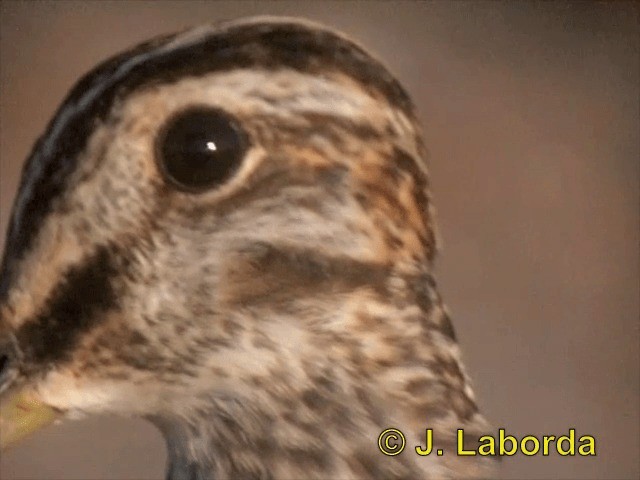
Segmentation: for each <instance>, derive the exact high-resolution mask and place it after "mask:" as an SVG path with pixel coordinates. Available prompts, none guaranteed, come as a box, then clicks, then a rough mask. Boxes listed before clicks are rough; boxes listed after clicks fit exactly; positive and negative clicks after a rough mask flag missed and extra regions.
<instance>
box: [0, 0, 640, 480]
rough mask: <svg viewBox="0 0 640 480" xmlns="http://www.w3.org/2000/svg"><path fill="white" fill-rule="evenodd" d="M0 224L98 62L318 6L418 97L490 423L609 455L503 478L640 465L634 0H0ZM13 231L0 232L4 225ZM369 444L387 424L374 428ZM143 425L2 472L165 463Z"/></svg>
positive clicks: (71, 433) (84, 424)
mask: <svg viewBox="0 0 640 480" xmlns="http://www.w3.org/2000/svg"><path fill="white" fill-rule="evenodd" d="M1 8H2V23H1V27H2V30H1V57H0V67H1V77H0V87H1V90H0V101H1V104H0V122H1V123H0V125H1V136H0V140H1V149H0V159H1V161H0V168H1V170H0V172H1V180H0V188H1V207H2V208H1V210H0V230H2V231H3V232H4V231H5V228H6V224H7V220H8V213H9V209H10V205H11V202H12V198H13V196H14V194H15V189H16V185H17V181H18V176H19V172H20V167H21V164H22V162H23V160H24V159H25V157H26V156H27V154H28V152H29V150H30V148H31V145H32V144H33V143H34V141H35V139H36V138H37V136H38V135H39V134H40V133H41V132H42V131H43V129H44V127H45V125H46V122H47V121H48V120H49V118H50V117H51V116H52V114H53V112H54V110H55V108H56V107H57V105H58V104H59V103H60V102H61V100H62V98H63V96H64V95H65V93H66V92H67V90H68V89H69V88H70V87H71V85H72V84H73V83H74V82H75V81H76V80H77V79H78V77H79V76H80V75H81V74H83V73H85V72H86V71H87V70H89V69H90V68H92V67H93V66H94V65H95V64H96V63H97V62H99V61H100V60H102V59H104V58H105V57H107V56H110V55H112V54H114V53H116V52H117V51H119V50H122V49H125V48H127V47H129V46H131V45H132V44H135V43H137V42H139V41H142V40H145V39H147V38H149V37H152V36H154V35H157V34H159V33H163V32H170V31H174V30H177V29H182V28H183V27H185V26H189V25H194V24H199V23H203V22H213V21H217V20H220V19H228V18H233V17H237V16H243V15H251V14H257V13H269V14H286V15H295V16H304V17H308V18H311V19H315V20H318V21H321V22H323V23H326V24H328V25H331V26H333V27H336V28H338V29H340V30H343V31H345V32H348V33H349V34H351V35H352V36H353V37H355V38H357V39H358V40H360V41H361V42H362V43H364V44H365V45H368V46H369V47H370V48H371V49H372V50H373V51H375V52H377V53H378V54H379V55H380V56H381V57H382V58H383V59H385V60H386V62H387V64H388V65H389V67H390V68H391V70H392V71H394V72H395V73H396V74H397V76H398V77H399V78H400V80H401V81H402V82H403V83H404V84H405V86H406V87H407V88H408V90H409V91H410V93H411V94H412V95H413V98H414V100H415V102H416V104H417V105H418V107H419V110H420V112H421V117H422V120H423V123H424V126H425V130H426V139H427V145H428V146H429V149H430V151H431V161H430V162H431V175H432V181H433V186H434V187H433V188H434V190H435V200H436V206H437V207H438V212H439V220H440V226H441V231H442V234H443V237H444V240H445V249H444V251H443V253H442V255H441V256H440V259H439V261H438V271H439V279H440V283H441V285H442V290H443V292H444V296H445V299H446V300H447V302H448V304H449V306H450V308H451V310H452V312H453V315H454V320H455V324H456V327H457V330H458V335H459V338H460V341H461V343H462V349H463V351H464V353H465V359H466V363H467V366H468V369H469V371H470V373H471V375H472V377H473V379H474V380H475V384H476V391H477V393H478V396H479V400H480V404H481V407H482V408H483V410H484V411H485V412H486V414H487V416H488V417H489V419H490V420H491V421H492V422H493V423H494V425H495V426H496V427H498V426H501V427H505V428H507V429H508V431H509V432H511V433H514V434H519V435H524V434H536V435H542V434H555V435H561V434H565V433H566V432H567V431H568V429H569V428H570V427H575V428H576V429H577V434H578V435H581V434H591V435H594V436H595V437H596V439H597V449H598V450H597V453H598V455H597V457H595V458H584V457H573V458H572V457H560V456H558V455H555V454H552V455H550V456H549V457H542V456H538V457H524V456H516V457H511V458H505V459H504V461H503V462H502V464H503V472H502V474H503V477H504V478H616V479H619V478H638V476H639V475H640V472H639V470H640V468H639V463H638V462H639V460H638V458H639V454H638V452H640V445H639V426H638V422H639V417H638V409H639V407H638V399H639V371H640V365H639V363H640V362H639V356H638V349H639V346H638V345H639V300H638V294H639V292H638V288H639V283H638V266H639V262H638V260H639V259H638V251H639V238H638V237H639V212H638V209H639V202H638V200H639V190H638V183H639V178H640V176H639V154H640V146H639V133H638V132H639V130H640V125H639V78H638V77H639V73H638V72H639V60H638V54H639V42H638V28H639V27H638V25H639V21H638V7H637V4H635V5H634V4H633V3H625V2H614V3H589V2H584V3H521V2H513V3H494V2H471V3H467V2H442V3H440V2H437V3H413V2H410V3H403V2H379V3H378V2H375V3H359V2H349V3H330V2H322V3H320V2H318V3H296V2H277V3H276V2H274V3H271V2H240V3H230V2H224V3H205V2H198V3H190V2H157V3H151V2H149V3H147V2H143V1H136V2H79V3H76V2H62V1H58V2H38V3H35V2H25V3H17V2H10V1H3V2H2V6H1ZM0 242H1V241H0ZM372 441H375V439H372ZM164 459H165V453H164V445H163V442H162V439H161V438H160V435H159V433H158V432H156V431H155V430H154V429H153V427H151V426H150V425H148V424H146V423H145V422H143V421H138V420H126V419H114V418H93V419H87V420H84V421H79V422H68V423H66V424H64V425H62V426H59V427H55V428H50V429H49V430H47V431H44V432H41V433H40V434H38V435H36V436H35V437H33V438H32V439H30V440H29V441H27V442H25V443H24V444H23V445H21V446H19V447H18V448H15V449H14V450H12V451H9V452H8V453H5V454H3V455H2V459H1V461H0V477H2V478H3V479H6V480H9V479H44V478H59V479H63V478H64V479H71V478H74V479H116V478H131V479H134V478H135V479H141V478H161V477H163V474H164Z"/></svg>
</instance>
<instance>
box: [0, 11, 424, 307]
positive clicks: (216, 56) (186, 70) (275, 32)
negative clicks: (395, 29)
mask: <svg viewBox="0 0 640 480" xmlns="http://www.w3.org/2000/svg"><path fill="white" fill-rule="evenodd" d="M242 67H262V68H279V67H288V68H293V69H296V70H299V71H306V72H310V73H316V72H320V71H324V70H326V69H336V70H339V71H342V72H345V73H347V74H348V75H350V76H351V77H352V78H354V79H356V80H357V81H359V82H360V83H361V84H362V85H363V86H364V87H365V88H367V89H369V90H372V91H374V92H377V93H378V94H380V95H382V96H384V97H386V98H387V99H388V100H389V101H390V102H391V103H392V104H393V105H395V106H397V107H399V108H402V109H403V110H405V111H406V112H407V113H408V114H410V115H413V113H412V112H413V109H412V106H411V102H410V100H409V98H408V96H407V94H406V93H405V91H404V90H403V88H402V87H401V86H400V84H399V83H398V82H397V81H396V80H395V79H394V78H393V77H392V76H391V74H390V73H389V72H388V71H387V70H386V69H385V68H384V67H383V66H382V65H381V64H380V63H378V62H377V61H376V60H374V59H373V58H371V57H370V56H369V55H368V54H367V53H366V52H365V51H364V50H362V49H361V48H360V47H358V46H357V45H355V44H354V43H352V42H350V41H349V40H347V39H345V38H342V37H340V36H339V35H337V34H335V33H333V32H331V31H327V30H322V29H317V28H309V26H307V25H305V24H303V23H295V22H291V21H281V22H278V21H268V22H239V23H231V24H227V25H226V26H224V25H223V26H222V27H220V28H211V29H205V30H194V31H190V32H186V33H183V34H179V35H170V36H165V37H161V38H157V39H154V40H152V41H150V42H146V43H144V44H141V45H139V46H137V47H135V48H133V49H132V50H129V51H127V52H125V53H122V54H120V55H117V56H115V57H113V58H111V59H110V60H107V61H106V62H104V63H102V64H101V65H99V66H98V67H97V68H95V69H94V70H93V71H91V72H90V73H88V74H87V75H86V76H85V77H83V78H82V79H81V80H80V81H79V82H78V83H77V84H76V86H75V87H74V88H73V89H72V90H71V92H70V93H69V95H68V96H67V98H66V100H65V101H64V103H63V104H62V106H61V107H60V108H59V110H58V112H57V113H56V115H55V116H54V118H53V119H52V120H51V122H50V124H49V126H48V128H47V132H46V133H45V135H44V136H43V137H42V138H40V139H39V140H38V142H37V143H36V145H35V146H34V149H33V151H32V153H31V155H30V157H29V159H28V161H27V163H26V165H25V168H24V171H23V174H22V179H21V185H20V190H19V194H18V197H17V198H16V201H15V204H14V211H13V215H12V219H11V222H10V225H9V231H8V235H7V243H6V249H5V256H4V261H3V270H2V272H1V275H0V298H2V297H3V296H4V295H5V294H6V291H7V289H8V283H9V277H11V276H12V275H11V273H12V270H13V268H14V267H13V266H12V264H13V263H14V262H16V261H17V260H18V259H19V258H21V257H22V255H23V254H24V252H25V251H26V250H27V249H28V248H29V247H30V245H31V243H32V242H33V238H34V236H35V233H36V231H37V228H38V225H40V224H41V222H42V220H43V218H44V217H45V216H46V215H47V213H48V212H49V211H50V210H51V208H52V203H53V201H54V200H55V199H56V198H57V197H59V196H60V195H61V193H62V192H63V191H64V189H65V185H66V181H67V179H68V178H69V176H70V174H71V173H72V172H73V171H74V170H75V168H76V165H77V162H78V160H79V155H80V153H81V152H82V150H83V149H84V148H85V146H86V142H87V141H88V139H89V137H90V135H91V133H92V131H93V129H94V128H95V126H96V124H97V123H98V122H99V121H100V120H103V119H104V118H105V117H106V116H107V114H108V112H109V111H110V109H111V107H112V106H113V104H114V102H115V101H116V100H117V99H119V98H122V97H124V96H126V95H127V94H129V93H130V92H131V91H133V90H135V89H137V88H140V87H142V86H145V85H149V84H154V83H166V82H171V81H175V80H177V79H179V78H181V77H184V76H188V75H202V74H204V73H207V72H213V71H219V70H229V69H233V68H242Z"/></svg>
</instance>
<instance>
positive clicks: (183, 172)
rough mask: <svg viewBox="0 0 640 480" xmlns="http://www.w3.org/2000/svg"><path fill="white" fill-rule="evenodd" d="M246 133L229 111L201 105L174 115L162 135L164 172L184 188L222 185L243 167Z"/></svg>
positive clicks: (159, 154)
mask: <svg viewBox="0 0 640 480" xmlns="http://www.w3.org/2000/svg"><path fill="white" fill-rule="evenodd" d="M246 143H247V142H246V139H245V135H244V133H243V132H242V130H241V129H240V127H239V126H238V124H237V122H236V121H235V119H234V118H233V117H231V116H230V115H228V114H227V113H225V112H223V111H220V110H216V109H212V108H207V107H197V108H190V109H188V110H185V111H184V112H182V113H179V114H178V115H176V116H174V117H173V118H171V119H170V120H169V121H168V123H167V125H166V126H165V128H164V129H163V131H162V133H161V134H160V136H159V138H158V144H157V153H156V156H157V161H158V163H159V165H160V168H161V170H162V172H163V173H164V175H165V176H166V177H167V178H168V179H169V180H170V181H171V183H173V184H174V185H175V186H177V187H178V188H180V189H182V190H189V191H202V190H205V189H208V188H212V187H215V186H217V185H220V184H221V183H223V182H224V181H226V180H227V179H228V178H230V177H231V176H232V175H233V174H234V173H235V172H236V170H237V169H238V167H240V164H241V163H242V158H243V156H244V153H245V150H246Z"/></svg>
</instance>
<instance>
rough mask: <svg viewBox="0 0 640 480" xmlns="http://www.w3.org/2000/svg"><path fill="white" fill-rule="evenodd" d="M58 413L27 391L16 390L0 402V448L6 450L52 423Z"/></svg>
mask: <svg viewBox="0 0 640 480" xmlns="http://www.w3.org/2000/svg"><path fill="white" fill-rule="evenodd" d="M59 416H60V413H59V412H57V411H56V410H54V409H53V408H51V407H50V406H48V405H45V404H44V403H42V401H40V400H39V399H38V397H37V396H36V395H35V394H34V393H33V392H29V391H18V392H16V393H14V394H13V395H8V396H7V398H6V400H3V401H2V402H0V450H6V449H7V447H9V446H10V445H13V444H14V443H16V442H18V441H19V440H21V439H23V438H25V437H26V436H28V435H30V434H31V433H33V432H35V431H36V430H40V429H41V428H43V427H45V426H47V425H49V424H51V423H53V421H54V420H55V419H56V418H58V417H59Z"/></svg>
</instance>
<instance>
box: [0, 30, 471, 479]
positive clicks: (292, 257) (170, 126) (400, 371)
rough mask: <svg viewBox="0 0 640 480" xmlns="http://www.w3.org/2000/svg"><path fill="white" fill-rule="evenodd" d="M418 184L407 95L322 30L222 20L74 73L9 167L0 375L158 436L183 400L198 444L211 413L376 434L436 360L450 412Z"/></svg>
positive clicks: (449, 368)
mask: <svg viewBox="0 0 640 480" xmlns="http://www.w3.org/2000/svg"><path fill="white" fill-rule="evenodd" d="M427 183H428V182H427V173H426V167H425V149H424V146H423V143H422V139H421V133H420V128H419V126H418V124H417V121H416V115H415V112H414V108H413V106H412V104H411V101H410V100H409V97H408V96H407V94H406V93H405V91H404V90H403V88H402V87H401V86H400V85H399V83H398V82H397V81H396V80H395V79H394V77H393V76H392V75H391V74H390V73H389V72H388V70H387V69H386V68H385V67H384V66H382V64H381V63H380V62H379V61H377V60H376V59H375V58H373V57H372V56H371V55H370V54H368V53H367V52H366V51H365V50H364V49H363V48H362V47H360V46H358V45H357V44H355V43H354V42H352V41H351V40H348V39H346V38H345V37H343V36H342V35H340V34H337V33H335V32H333V31H330V30H328V29H326V28H323V27H318V26H316V25H313V24H310V23H307V22H302V21H297V20H296V21H294V20H290V19H272V18H257V19H250V20H241V21H235V22H229V23H224V24H221V25H217V26H215V27H203V28H197V29H195V30H189V31H187V32H183V33H180V34H177V35H171V36H166V37H163V38H159V39H155V40H152V41H151V42H147V43H145V44H143V45H140V46H138V47H136V48H134V49H132V50H130V51H128V52H125V53H123V54H121V55H118V56H116V57H114V58H112V59H110V60H108V61H106V62H105V63H103V64H102V65H100V66H98V67H97V68H96V69H95V70H93V71H92V72H90V73H89V74H88V75H86V76H85V77H84V78H83V79H81V80H80V82H79V83H78V84H77V85H76V86H75V87H74V88H73V89H72V91H71V92H70V94H69V95H68V97H67V98H66V100H65V101H64V102H63V104H62V106H61V107H60V108H59V110H58V112H57V113H56V115H55V116H54V118H53V119H52V121H51V122H50V124H49V126H48V128H47V130H46V132H45V133H44V135H43V136H42V137H41V138H40V139H39V140H38V142H37V143H36V145H35V147H34V149H33V152H32V153H31V156H30V157H29V159H28V161H27V163H26V165H25V168H24V171H23V175H22V181H21V184H20V188H19V191H18V194H17V197H16V200H15V203H14V207H13V213H12V217H11V221H10V225H9V230H8V234H7V241H6V246H5V254H4V260H3V263H2V272H1V277H0V339H2V340H0V342H1V343H0V345H1V347H0V348H1V350H0V352H1V353H0V354H1V355H2V359H3V360H2V363H0V369H2V373H1V374H0V375H2V377H1V380H0V382H2V386H3V387H4V388H9V387H12V389H16V388H18V387H23V386H28V388H30V389H31V390H32V391H33V392H34V394H35V395H36V396H37V397H38V398H39V400H40V401H41V402H42V403H44V404H46V405H48V406H50V407H52V408H53V409H55V410H56V411H59V412H65V413H67V414H74V413H81V414H84V413H118V414H125V415H136V416H142V417H146V418H150V419H153V420H154V421H155V422H156V424H158V425H159V426H160V427H161V428H162V429H163V431H165V433H166V434H167V435H171V434H172V433H171V432H173V434H174V435H177V436H180V435H185V434H184V431H185V429H184V428H182V427H178V425H182V423H181V421H182V420H184V422H186V423H187V424H189V425H193V424H194V423H197V422H196V420H194V419H195V418H197V416H198V415H202V416H204V415H205V414H204V413H202V412H207V413H206V416H207V418H210V419H211V421H210V423H211V427H210V428H211V430H212V431H215V435H217V437H216V438H218V440H220V438H222V437H223V436H224V435H223V434H222V433H220V432H221V431H223V430H224V428H227V427H228V424H229V423H230V422H232V423H233V428H232V430H235V431H243V432H245V433H246V432H251V431H252V429H254V430H255V429H257V430H259V431H260V432H262V433H260V434H261V435H264V434H265V432H267V431H268V432H276V433H271V434H272V435H277V432H278V431H280V430H279V425H280V424H284V423H286V422H289V423H290V424H293V425H294V426H300V425H306V426H307V427H306V428H307V429H309V428H311V427H310V426H309V425H313V424H314V423H315V424H316V427H315V428H316V430H315V431H314V433H309V432H307V433H308V434H309V435H308V437H309V438H307V437H305V436H304V435H303V434H302V433H300V438H299V439H298V445H303V446H304V445H307V443H308V447H309V449H312V447H313V445H316V444H315V443H313V441H311V440H310V438H314V439H315V440H314V441H315V442H316V443H317V441H320V440H318V439H319V438H322V435H321V434H320V433H319V432H321V431H322V423H323V421H327V422H329V421H336V422H341V423H343V425H342V427H343V429H344V432H355V431H357V430H358V429H366V430H367V431H368V432H369V431H370V436H371V438H368V439H367V440H368V441H369V442H371V445H375V439H376V433H375V431H376V429H377V428H378V427H383V426H384V425H381V423H382V421H381V420H380V419H381V418H385V415H384V414H383V413H381V411H383V410H384V406H385V405H388V406H389V410H392V409H391V407H392V406H393V404H394V402H396V401H399V400H401V399H402V398H404V397H407V396H408V395H409V394H410V393H411V391H412V390H411V389H412V388H413V392H414V394H415V395H413V397H412V398H413V400H411V401H409V400H407V401H406V402H405V403H406V405H407V406H408V411H413V410H412V409H415V411H416V412H418V410H419V408H418V405H417V404H420V405H422V409H423V410H422V411H423V412H425V411H433V412H435V411H437V409H438V408H440V409H441V410H442V411H443V412H444V413H443V415H449V414H451V408H453V407H450V406H446V405H445V406H442V405H441V406H440V407H436V406H434V405H435V403H436V402H435V400H434V402H432V403H433V405H431V404H430V403H429V402H427V401H424V399H425V398H426V397H425V395H427V394H426V393H425V392H426V391H429V385H431V386H432V387H433V388H432V390H431V391H432V393H433V392H436V391H438V392H440V391H443V389H445V390H446V388H445V387H443V386H442V385H440V386H439V387H438V386H437V382H436V381H435V380H434V378H436V377H437V376H438V375H436V373H434V372H436V370H437V368H440V369H441V370H440V373H442V372H443V371H444V372H445V373H444V374H443V375H445V374H446V375H449V376H450V377H451V379H452V380H451V384H452V385H453V384H455V385H457V386H456V388H455V389H454V388H453V387H451V392H455V394H450V395H449V396H448V397H447V398H448V399H449V402H450V404H451V405H453V406H454V407H455V408H454V409H455V410H456V415H458V418H461V419H465V420H469V419H470V418H472V417H474V415H476V412H477V409H476V408H475V404H474V403H473V398H472V396H471V394H470V390H469V389H468V387H467V386H466V383H465V381H464V375H463V374H462V373H461V370H460V367H459V365H458V360H457V353H456V350H455V349H456V347H455V342H454V338H453V331H452V329H451V326H450V323H449V319H448V317H447V315H446V313H445V312H444V310H443V309H442V308H440V302H439V297H438V295H437V293H436V291H435V286H434V285H435V284H434V283H433V279H432V277H431V274H430V265H431V260H432V257H433V255H434V251H435V240H434V238H435V235H434V225H433V215H432V213H431V209H430V201H429V193H428V189H427V187H428V185H427ZM421 349H423V350H424V351H422V352H421ZM436 366H437V368H436ZM390 369H391V370H392V369H396V370H394V371H393V372H392V371H391V370H390ZM420 369H423V370H424V371H422V370H420ZM442 369H444V370H442ZM412 382H413V383H412ZM416 382H417V383H416ZM456 382H457V383H456ZM393 385H395V387H394V388H396V387H397V388H399V389H400V390H398V392H400V393H397V394H396V393H394V394H393V395H391V396H388V395H386V394H384V391H385V390H387V389H391V390H393V389H392V388H391V386H393ZM436 387H437V388H439V390H437V388H436ZM394 391H395V390H394ZM434 395H435V393H434ZM443 395H444V394H443ZM430 398H432V399H433V398H435V397H433V395H432V397H430ZM416 399H419V400H420V399H421V401H418V400H416ZM378 401H379V402H380V403H379V404H376V402H378ZM429 405H431V407H430V406H429ZM430 408H431V410H429V409H430ZM425 409H426V410H425ZM293 411H295V412H297V413H295V414H294V413H292V412H293ZM347 411H348V412H350V414H349V415H347V414H346V413H345V412H347ZM407 415H409V414H407ZM411 415H413V414H411ZM411 415H409V416H411ZM451 415H453V414H451ZM287 416H288V419H287ZM240 417H242V420H240V419H239V418H240ZM414 417H415V418H414V419H413V420H411V421H410V423H412V425H414V426H416V428H417V426H418V424H419V423H420V422H419V421H418V420H417V419H418V418H421V417H420V415H419V414H417V413H416V414H415V416H414ZM231 418H233V420H231ZM391 418H396V417H389V421H390V420H391ZM407 418H409V417H407ZM216 419H217V420H216ZM225 422H226V423H225ZM229 428H231V427H229ZM283 428H284V427H283ZM292 428H293V427H292ZM301 428H302V427H301ZM294 430H295V431H296V432H298V433H299V432H304V428H302V429H300V428H298V429H294ZM294 430H292V431H294ZM177 431H179V432H181V433H176V432H177ZM212 435H213V434H212ZM327 435H329V434H327ZM344 435H345V438H346V437H347V436H349V435H351V433H348V434H347V433H344ZM247 438H251V435H250V434H249V433H248V434H247ZM221 441H222V440H220V442H221ZM274 442H275V444H278V440H277V439H276V440H274ZM305 442H307V443H305ZM175 443H176V442H174V446H175ZM213 443H215V442H213ZM285 443H286V442H285ZM316 446H317V445H316ZM170 448H171V445H170ZM175 448H177V447H175ZM300 448H302V447H300ZM305 448H306V447H305ZM274 455H275V454H274ZM243 458H244V457H243ZM325 460H326V459H325ZM230 462H231V463H233V462H235V465H236V467H237V465H239V464H241V463H242V462H241V461H240V460H238V459H236V460H234V461H231V460H230ZM245 463H246V464H247V465H249V464H251V461H248V460H247V461H246V462H245ZM247 468H249V467H247ZM256 468H257V467H256ZM273 468H275V467H273ZM407 468H409V467H407ZM354 471H355V470H354Z"/></svg>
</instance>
